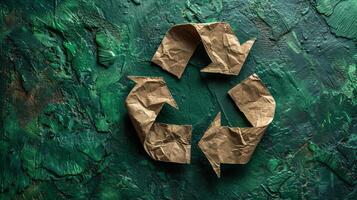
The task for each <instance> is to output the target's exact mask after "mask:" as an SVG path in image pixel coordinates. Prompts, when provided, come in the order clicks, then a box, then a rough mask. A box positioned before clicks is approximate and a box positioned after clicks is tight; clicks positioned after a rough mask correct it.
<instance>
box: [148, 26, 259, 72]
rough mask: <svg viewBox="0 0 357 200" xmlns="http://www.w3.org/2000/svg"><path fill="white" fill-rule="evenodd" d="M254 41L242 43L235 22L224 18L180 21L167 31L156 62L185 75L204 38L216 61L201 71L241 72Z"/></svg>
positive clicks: (208, 50) (205, 46)
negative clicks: (229, 22)
mask: <svg viewBox="0 0 357 200" xmlns="http://www.w3.org/2000/svg"><path fill="white" fill-rule="evenodd" d="M254 41H255V39H252V40H248V41H247V42H245V43H244V44H242V45H241V44H240V42H239V40H238V38H237V37H236V36H235V34H234V32H233V30H232V28H231V26H230V25H229V24H227V23H224V22H216V23H205V24H181V25H176V26H174V27H172V28H171V29H170V30H169V31H168V32H167V33H166V35H165V37H164V38H163V40H162V42H161V44H160V46H159V48H158V49H157V51H156V53H155V55H154V56H153V58H152V62H154V63H155V64H157V65H159V66H160V67H161V68H162V69H164V70H166V71H168V72H169V73H171V74H173V75H175V76H176V77H178V78H181V76H182V74H183V72H184V70H185V68H186V65H187V63H188V61H189V60H190V58H191V56H192V55H193V53H194V51H195V50H196V48H197V46H198V45H199V44H200V42H202V44H203V46H204V48H205V50H206V52H207V54H208V56H209V58H210V59H211V61H212V63H211V64H209V65H208V66H206V67H205V68H203V69H202V70H201V72H207V73H220V74H227V75H238V74H239V72H240V70H241V68H242V66H243V64H244V61H245V60H246V58H247V56H248V53H249V51H250V49H251V48H252V46H253V44H254Z"/></svg>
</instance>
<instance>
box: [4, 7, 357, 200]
mask: <svg viewBox="0 0 357 200" xmlns="http://www.w3.org/2000/svg"><path fill="white" fill-rule="evenodd" d="M212 21H225V22H228V23H230V24H231V26H232V27H233V29H234V30H235V32H236V33H237V35H238V37H239V38H240V40H241V41H242V42H244V41H246V40H247V39H250V38H253V37H255V38H257V41H256V43H255V45H254V46H253V49H252V51H251V52H250V55H249V57H248V59H247V62H246V64H245V65H244V68H243V70H242V72H241V74H240V75H239V76H237V77H228V76H217V75H209V74H204V73H199V70H200V69H201V68H202V67H203V66H206V65H207V64H208V63H209V59H208V58H207V55H205V53H204V50H203V48H202V47H200V48H199V50H198V51H197V52H196V54H195V55H194V57H193V58H192V60H191V61H190V63H189V66H188V68H187V69H186V71H185V73H184V75H183V77H182V79H181V80H177V79H176V78H175V77H173V76H170V75H169V74H168V73H166V72H164V71H163V70H161V69H160V68H159V67H157V66H154V65H153V64H151V63H150V60H151V57H152V55H153V54H154V52H155V51H156V48H157V47H158V45H159V44H160V41H161V39H162V37H163V36H164V34H165V32H166V31H167V30H168V29H169V28H170V27H171V26H173V25H175V24H178V23H186V22H212ZM0 29H1V30H0V41H1V89H0V91H1V93H0V95H1V107H0V109H1V127H0V130H1V141H0V152H1V166H0V172H1V174H0V179H1V187H0V199H68V198H70V199H71V198H73V199H274V198H277V199H279V198H280V199H351V200H352V199H356V198H357V187H356V176H357V167H356V161H357V160H356V148H357V136H356V133H357V123H356V118H357V116H356V115H357V108H356V103H357V100H356V93H357V90H356V88H357V76H356V75H357V72H356V61H357V49H356V41H357V1H356V0H316V1H307V0H306V1H298V0H284V1H279V0H253V1H246V0H210V1H208V0H205V1H199V0H187V1H173V0H171V1H169V0H132V1H126V0H121V1H120V0H111V1H109V0H98V1H93V0H87V1H79V0H27V1H26V0H22V1H13V0H2V1H1V6H0ZM252 73H257V74H258V75H259V76H260V77H261V78H262V80H263V81H264V83H266V85H267V86H268V87H269V90H270V91H271V93H272V94H273V96H274V97H275V100H276V102H277V110H276V116H275V119H274V121H273V123H272V124H271V125H270V127H269V129H268V131H267V133H266V134H265V136H264V137H263V140H262V141H261V143H260V144H259V146H258V148H257V150H256V152H255V154H254V155H253V158H252V160H251V162H250V163H249V164H247V165H224V166H223V169H222V170H223V171H222V176H223V177H222V178H221V179H217V177H216V176H215V174H214V173H213V170H212V169H211V166H210V165H209V163H208V161H207V160H206V158H205V157H204V155H203V153H202V152H200V151H199V149H198V148H197V142H198V141H199V139H200V138H201V136H202V134H203V132H204V130H205V129H206V128H207V127H208V125H209V123H210V122H211V120H212V119H213V117H214V116H215V115H216V114H217V112H219V111H222V112H223V113H222V114H223V124H225V125H230V126H238V125H240V126H244V125H248V124H247V121H246V120H245V119H244V118H243V116H242V114H241V113H240V112H239V111H238V109H236V108H235V107H234V105H233V102H232V101H231V100H230V99H229V97H228V96H227V91H228V90H229V89H230V88H232V87H233V86H234V85H236V84H237V83H239V82H240V81H241V80H243V79H244V78H246V77H247V76H249V75H250V74H252ZM128 75H153V76H163V77H164V78H165V80H166V81H167V83H168V86H169V87H170V90H171V91H172V93H173V95H174V98H175V99H176V101H177V103H178V106H179V108H180V110H174V109H173V108H170V107H168V106H167V107H164V109H163V111H162V112H161V113H160V116H159V121H161V122H167V123H178V124H193V128H194V129H193V138H192V144H193V146H192V148H193V150H192V159H191V160H192V164H191V165H178V164H168V163H160V162H155V161H152V160H151V159H150V158H149V157H148V156H147V155H146V154H145V152H144V150H143V148H142V146H141V144H140V142H139V139H138V137H137V136H136V134H135V132H134V129H133V127H132V125H131V123H130V121H129V119H128V115H127V112H126V109H125V107H124V99H125V97H126V95H127V94H128V92H129V91H130V90H131V88H132V87H133V85H134V84H133V83H132V82H130V81H129V80H128V79H127V78H126V76H128Z"/></svg>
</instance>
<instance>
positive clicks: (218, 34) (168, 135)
mask: <svg viewBox="0 0 357 200" xmlns="http://www.w3.org/2000/svg"><path fill="white" fill-rule="evenodd" d="M254 41H255V40H248V41H247V42H245V43H244V44H240V42H239V40H238V38H237V37H236V36H235V34H234V32H233V30H232V28H231V27H230V25H229V24H227V23H224V22H217V23H198V24H181V25H176V26H174V27H172V28H171V29H170V30H169V31H168V32H167V33H166V35H165V37H164V38H163V40H162V42H161V44H160V46H159V48H158V49H157V51H156V53H155V55H154V56H153V58H152V62H153V63H155V64H157V65H158V66H160V67H161V68H162V69H163V70H165V71H167V72H169V73H171V74H173V75H175V76H176V77H177V78H181V76H182V74H183V73H184V70H185V68H186V65H187V63H188V62H189V59H190V58H191V56H192V55H193V53H194V51H195V50H196V48H197V46H198V45H199V44H200V43H202V44H203V46H204V48H205V50H206V52H207V55H208V56H209V58H210V60H211V62H212V63H211V64H209V65H208V66H206V67H205V68H203V69H202V70H201V72H206V73H218V74H226V75H238V74H239V72H240V70H241V68H242V66H243V64H244V61H245V60H246V58H247V56H248V53H249V51H250V49H251V47H252V46H253V44H254ZM129 78H130V79H131V80H133V81H134V82H135V83H136V85H135V86H134V88H133V89H132V90H131V91H130V93H129V94H128V96H127V98H126V101H125V103H126V107H127V109H128V113H129V117H130V119H131V121H132V123H133V125H134V127H135V130H136V132H137V134H138V136H139V138H140V141H141V143H142V145H143V147H144V149H145V151H146V152H147V154H148V155H149V156H150V157H151V158H153V159H154V160H157V161H164V162H173V163H187V164H188V163H190V157H191V135H192V126H190V125H176V124H164V123H158V122H156V121H155V120H156V117H157V116H158V114H159V112H160V111H161V109H162V108H163V106H164V104H165V103H167V104H169V105H171V106H173V107H175V108H178V107H177V104H176V102H175V100H174V98H173V97H172V95H171V93H170V91H169V88H168V86H167V84H166V83H165V80H164V79H163V78H162V77H142V76H129ZM228 94H229V95H230V97H231V98H232V99H233V101H234V103H235V104H236V106H237V107H238V108H239V109H240V111H242V113H243V114H244V115H245V117H246V118H247V120H248V121H249V122H250V124H251V125H252V127H228V126H222V125H221V114H220V113H218V114H217V116H216V117H215V119H214V120H213V121H212V122H211V125H210V126H209V127H208V128H207V130H206V131H205V133H204V135H203V137H202V138H201V140H200V141H199V143H198V146H199V148H200V149H201V150H202V152H203V153H204V155H205V156H206V157H207V159H208V161H209V162H210V164H211V166H212V168H213V170H214V171H215V173H216V174H217V176H218V177H220V175H221V169H220V164H221V163H225V164H246V163H248V162H249V160H250V158H251V156H252V154H253V152H254V150H255V148H256V146H257V144H258V143H259V141H260V140H261V138H262V136H263V135H264V132H265V131H266V129H267V127H268V125H269V124H270V123H271V122H272V120H273V118H274V113H275V107H276V104H275V100H274V98H273V96H272V95H271V94H270V93H269V91H268V89H267V88H266V86H265V85H264V84H263V82H262V81H261V79H260V78H259V77H258V75H256V74H253V75H251V76H249V77H248V78H246V79H245V80H243V81H242V82H241V83H239V84H238V85H236V86H234V87H233V88H232V89H230V90H229V91H228Z"/></svg>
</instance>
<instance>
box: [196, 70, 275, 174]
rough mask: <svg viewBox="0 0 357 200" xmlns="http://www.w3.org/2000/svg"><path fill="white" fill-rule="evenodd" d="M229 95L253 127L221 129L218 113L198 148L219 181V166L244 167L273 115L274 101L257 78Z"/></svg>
mask: <svg viewBox="0 0 357 200" xmlns="http://www.w3.org/2000/svg"><path fill="white" fill-rule="evenodd" d="M228 94H229V95H230V96H231V98H232V99H233V101H234V102H235V104H236V105H237V107H238V108H239V109H240V110H241V111H242V112H243V114H244V115H245V116H246V118H247V119H248V121H249V122H250V123H251V124H252V126H253V127H244V128H241V127H227V126H221V113H218V114H217V116H216V118H215V119H214V120H213V122H212V123H211V126H210V127H209V128H208V129H207V130H206V132H205V133H204V135H203V137H202V138H201V140H200V141H199V143H198V145H199V147H200V149H201V150H202V152H203V153H204V154H205V156H206V157H207V159H208V160H209V162H210V163H211V165H212V168H213V170H214V171H215V173H216V174H217V176H218V177H220V176H221V168H220V164H221V163H225V164H246V163H248V162H249V160H250V158H251V156H252V154H253V152H254V150H255V148H256V146H257V144H258V143H259V141H260V139H261V138H262V136H263V135H264V132H265V130H266V129H267V127H268V125H269V124H270V123H271V122H272V120H273V118H274V113H275V106H276V104H275V100H274V98H273V96H272V95H271V94H270V93H269V91H268V89H267V88H266V87H265V86H264V84H263V83H262V81H261V80H260V78H259V77H258V76H257V75H256V74H253V75H251V76H249V77H248V78H247V79H245V80H244V81H243V82H241V83H239V84H238V85H236V86H235V87H233V88H232V89H231V90H229V92H228Z"/></svg>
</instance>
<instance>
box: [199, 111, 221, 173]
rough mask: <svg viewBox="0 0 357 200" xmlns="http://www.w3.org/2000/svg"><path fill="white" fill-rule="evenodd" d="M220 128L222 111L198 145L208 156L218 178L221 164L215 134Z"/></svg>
mask: <svg viewBox="0 0 357 200" xmlns="http://www.w3.org/2000/svg"><path fill="white" fill-rule="evenodd" d="M220 128H221V113H220V112H219V113H218V114H217V116H216V117H215V118H214V120H213V122H212V123H211V125H210V126H209V127H208V129H207V130H206V132H205V133H204V135H203V137H202V138H201V140H200V141H199V143H198V146H199V147H200V149H201V150H202V152H203V153H204V154H205V156H206V157H207V159H208V161H209V162H210V164H211V166H212V168H213V170H214V172H215V173H216V175H217V176H218V178H219V177H221V165H220V158H219V155H218V150H219V147H218V144H217V141H216V140H215V136H216V134H217V133H219V132H220Z"/></svg>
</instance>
